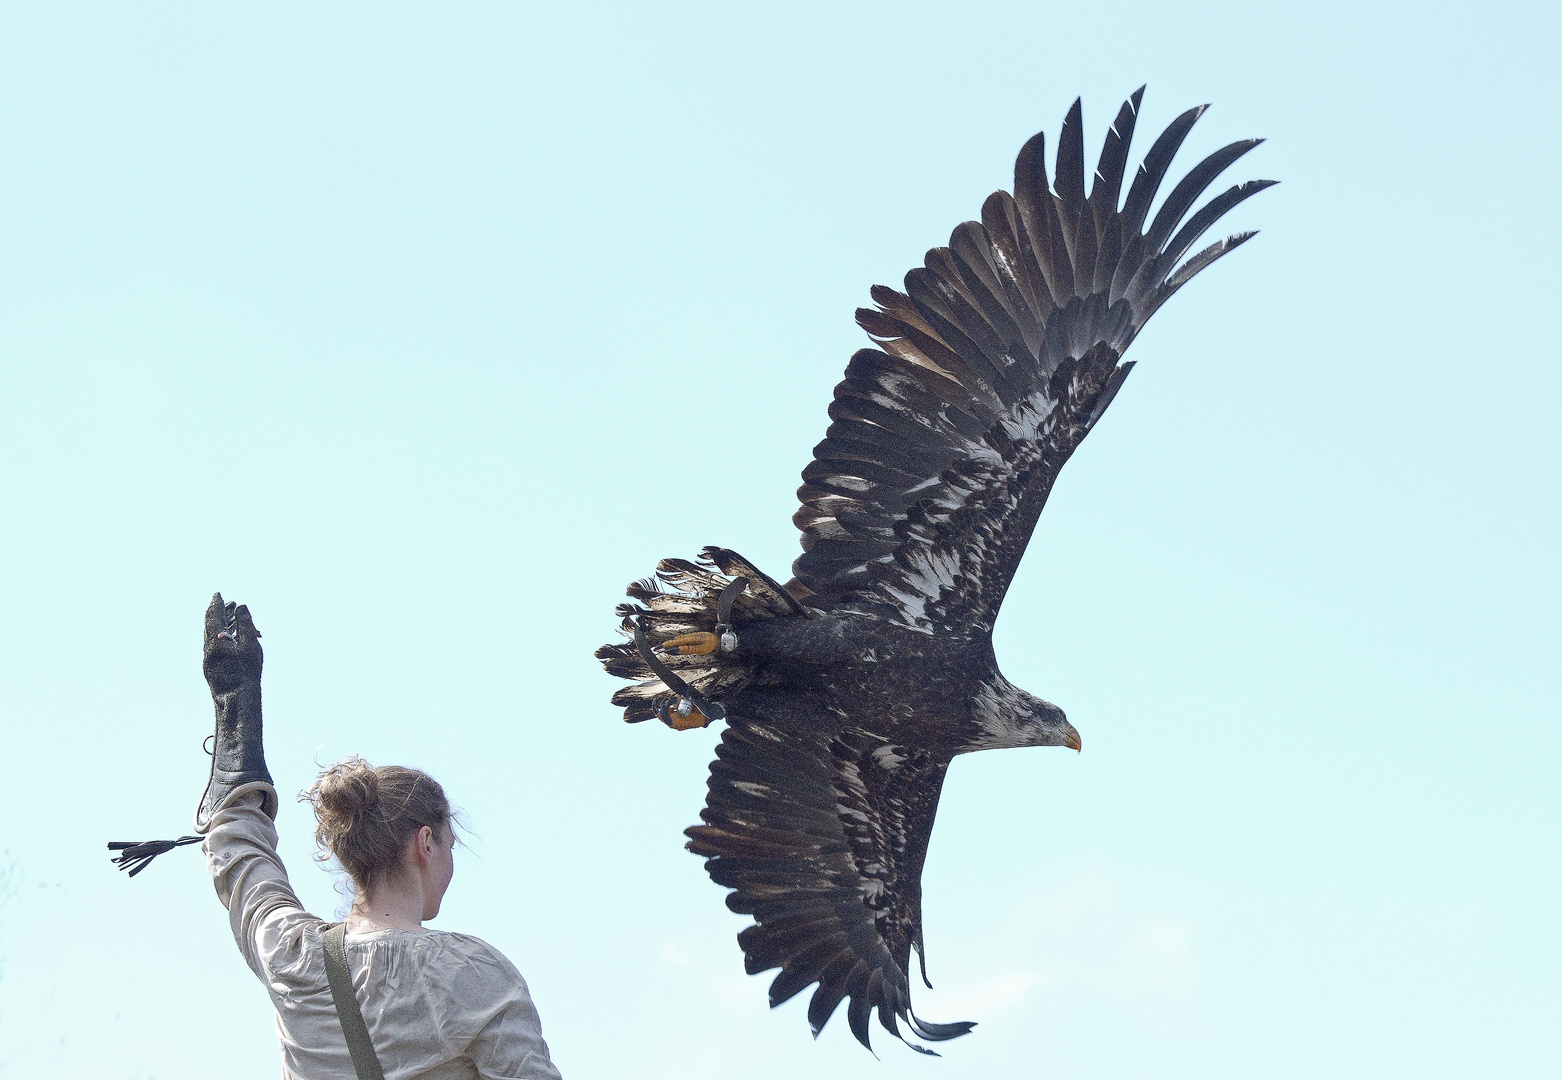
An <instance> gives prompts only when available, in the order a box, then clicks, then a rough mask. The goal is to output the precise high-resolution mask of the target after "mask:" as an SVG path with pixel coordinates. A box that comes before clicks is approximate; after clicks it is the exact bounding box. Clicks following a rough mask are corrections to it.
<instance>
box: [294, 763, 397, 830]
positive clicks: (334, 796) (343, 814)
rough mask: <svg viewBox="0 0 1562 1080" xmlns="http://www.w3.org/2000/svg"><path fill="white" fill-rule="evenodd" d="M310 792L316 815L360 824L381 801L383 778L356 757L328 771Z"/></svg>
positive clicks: (370, 766) (333, 766)
mask: <svg viewBox="0 0 1562 1080" xmlns="http://www.w3.org/2000/svg"><path fill="white" fill-rule="evenodd" d="M309 790H310V793H311V794H312V795H313V796H314V797H313V799H311V801H312V802H314V804H315V811H316V813H317V814H321V815H324V814H329V815H330V816H331V817H333V818H345V819H346V820H347V821H357V820H360V819H362V818H363V816H364V815H366V814H368V813H369V812H370V811H371V810H373V809H374V806H375V804H376V803H378V802H379V801H380V778H379V777H378V776H377V775H376V774H375V771H374V767H373V766H372V765H370V764H369V763H368V762H367V761H365V760H363V758H361V757H358V756H357V755H356V754H355V755H353V756H352V757H350V758H345V759H343V760H341V761H338V762H337V763H336V764H334V765H332V766H330V767H329V768H327V769H326V770H325V771H324V772H322V773H321V774H320V778H319V779H318V780H316V781H315V784H314V787H312V788H310V789H309Z"/></svg>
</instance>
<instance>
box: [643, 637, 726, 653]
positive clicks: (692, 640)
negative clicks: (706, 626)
mask: <svg viewBox="0 0 1562 1080" xmlns="http://www.w3.org/2000/svg"><path fill="white" fill-rule="evenodd" d="M719 644H720V642H719V641H718V640H717V638H716V635H715V634H707V633H705V632H703V631H700V632H697V633H693V634H679V635H678V636H677V637H674V638H668V639H667V640H666V641H664V642H662V643H661V645H660V646H658V648H660V649H661V650H662V652H664V653H668V654H669V655H672V656H709V655H710V654H711V653H713V652H715V651H716V649H717V646H718V645H719Z"/></svg>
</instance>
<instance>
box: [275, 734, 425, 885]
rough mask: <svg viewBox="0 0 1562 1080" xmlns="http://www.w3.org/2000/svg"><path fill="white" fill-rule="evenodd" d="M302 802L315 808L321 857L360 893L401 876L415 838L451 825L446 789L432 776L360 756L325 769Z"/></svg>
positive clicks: (304, 795)
mask: <svg viewBox="0 0 1562 1080" xmlns="http://www.w3.org/2000/svg"><path fill="white" fill-rule="evenodd" d="M299 799H300V800H301V801H303V802H307V803H309V804H310V805H311V806H313V807H314V811H315V840H316V842H318V843H319V845H320V854H319V856H318V857H319V858H320V859H322V860H325V859H329V858H331V857H333V856H334V857H335V859H336V861H337V862H339V863H341V865H342V869H344V870H346V871H347V873H348V874H349V875H350V876H351V877H352V879H353V884H354V885H356V886H357V887H358V890H359V891H360V892H367V891H368V890H369V887H370V886H371V885H374V884H378V883H379V882H380V881H382V880H383V879H384V878H385V877H386V876H387V875H394V874H395V873H396V871H397V870H398V869H399V868H400V866H401V856H402V852H403V851H405V850H406V847H407V841H408V840H409V839H410V838H411V837H412V834H413V833H415V832H417V831H418V830H419V829H421V828H422V827H423V826H425V825H427V826H429V828H431V829H433V830H434V832H435V834H436V835H437V834H438V833H439V832H440V830H441V829H442V828H447V827H449V826H450V824H451V813H450V803H449V801H448V800H447V799H446V798H445V789H444V788H442V787H440V786H439V783H438V782H437V781H435V779H434V778H433V777H432V776H430V775H429V774H428V773H426V772H424V771H422V770H421V769H409V768H406V767H404V766H401V765H381V766H380V767H379V768H375V767H374V766H373V765H370V764H369V763H368V762H367V761H365V760H363V758H361V757H358V756H357V755H354V756H352V757H350V758H345V759H343V760H341V761H338V762H337V763H336V764H334V765H330V766H328V767H327V768H325V769H324V770H323V771H322V772H321V773H320V778H319V779H318V780H316V781H315V782H314V783H313V784H311V785H310V787H309V790H308V791H306V792H304V793H303V794H301V795H300V796H299Z"/></svg>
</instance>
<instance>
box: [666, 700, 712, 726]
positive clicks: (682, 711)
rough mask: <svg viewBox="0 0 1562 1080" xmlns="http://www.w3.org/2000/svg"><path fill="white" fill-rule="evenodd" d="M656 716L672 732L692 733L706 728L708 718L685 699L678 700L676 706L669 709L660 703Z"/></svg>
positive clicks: (708, 722) (708, 721)
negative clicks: (697, 729)
mask: <svg viewBox="0 0 1562 1080" xmlns="http://www.w3.org/2000/svg"><path fill="white" fill-rule="evenodd" d="M657 715H658V717H659V719H660V720H661V721H662V723H664V724H666V725H667V726H668V727H670V728H672V729H673V730H674V731H693V730H694V729H696V728H702V727H707V726H709V724H710V718H709V717H708V716H706V715H705V714H704V713H702V712H700V710H699V709H698V708H696V707H695V704H694V702H692V701H690V700H689V699H688V698H686V697H681V698H679V699H678V704H677V705H676V706H672V707H669V705H668V703H667V702H665V701H664V702H662V707H661V708H660V709H659V710H657Z"/></svg>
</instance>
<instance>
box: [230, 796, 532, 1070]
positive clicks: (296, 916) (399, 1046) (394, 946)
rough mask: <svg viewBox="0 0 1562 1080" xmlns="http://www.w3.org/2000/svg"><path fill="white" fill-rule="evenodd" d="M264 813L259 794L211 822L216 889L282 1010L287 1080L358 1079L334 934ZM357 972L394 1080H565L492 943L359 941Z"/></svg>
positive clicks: (427, 937) (415, 936)
mask: <svg viewBox="0 0 1562 1080" xmlns="http://www.w3.org/2000/svg"><path fill="white" fill-rule="evenodd" d="M260 806H261V794H260V793H259V792H251V793H249V794H246V795H241V796H240V797H239V798H238V799H236V800H235V801H234V803H233V804H232V805H230V806H227V807H224V808H223V809H222V810H219V811H218V812H217V814H216V815H215V816H214V817H213V819H212V828H211V831H210V832H209V833H208V834H207V836H206V844H205V851H206V863H207V866H208V867H209V868H210V870H211V875H212V884H213V885H215V886H216V887H217V896H218V898H220V899H221V900H222V902H223V904H224V905H225V906H226V907H227V909H228V917H229V921H230V922H231V923H232V925H233V937H234V939H235V940H236V941H237V942H238V943H239V951H240V952H241V953H243V954H244V961H245V963H247V964H249V966H250V970H251V971H253V972H254V973H255V974H256V976H257V977H259V979H260V981H261V982H263V983H265V985H266V990H267V991H268V992H269V993H270V994H271V1001H272V1004H273V1005H275V1006H276V1010H277V1038H278V1039H280V1040H281V1042H282V1075H283V1077H284V1080H354V1077H355V1074H354V1072H353V1066H352V1058H351V1057H349V1056H348V1053H347V1040H346V1038H345V1037H344V1036H343V1035H342V1025H341V1022H340V1021H339V1020H338V1019H337V1016H336V1007H335V1005H333V1004H332V1002H331V990H330V987H329V986H327V984H326V978H325V956H324V952H323V950H322V948H321V945H320V934H321V932H322V931H323V930H324V929H325V926H326V924H325V922H324V920H322V919H318V918H316V917H315V916H313V915H311V914H309V913H308V912H307V911H305V910H304V909H303V908H302V907H301V906H300V905H299V903H298V897H297V896H295V895H293V889H292V886H290V885H289V884H288V880H287V871H286V870H285V869H283V867H282V860H281V859H279V858H278V857H277V831H276V828H275V826H274V825H273V824H272V822H271V819H270V818H269V817H267V816H266V815H265V813H264V812H263V811H262V810H261V809H260ZM347 967H348V970H349V971H350V972H351V973H352V978H353V987H354V989H355V990H356V991H357V995H358V1003H359V1006H360V1007H361V1008H362V1009H363V1018H364V1022H365V1023H366V1024H367V1025H368V1027H369V1039H370V1041H372V1042H373V1043H374V1050H375V1052H376V1053H377V1054H378V1055H379V1058H380V1064H381V1066H383V1067H384V1069H385V1076H386V1080H410V1078H411V1077H419V1078H424V1080H455V1078H457V1077H460V1078H462V1080H471V1078H473V1077H492V1078H496V1080H497V1078H504V1080H559V1072H558V1070H557V1069H555V1068H554V1067H553V1062H552V1061H551V1060H550V1059H549V1057H548V1044H547V1043H545V1042H543V1041H542V1025H541V1023H540V1021H539V1020H538V1018H537V1008H536V1006H534V1005H533V1004H532V999H531V995H530V994H528V993H527V992H526V981H525V980H524V979H522V978H521V975H520V972H518V971H516V970H515V966H514V965H513V964H511V963H510V961H508V960H506V959H505V958H504V956H503V954H501V953H500V952H499V950H497V949H495V948H494V947H493V946H491V945H489V944H488V943H487V942H485V941H482V940H480V939H479V938H475V937H470V936H468V935H466V934H449V933H445V932H444V931H442V930H427V929H422V930H376V931H373V932H371V933H367V934H349V935H348V936H347Z"/></svg>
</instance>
